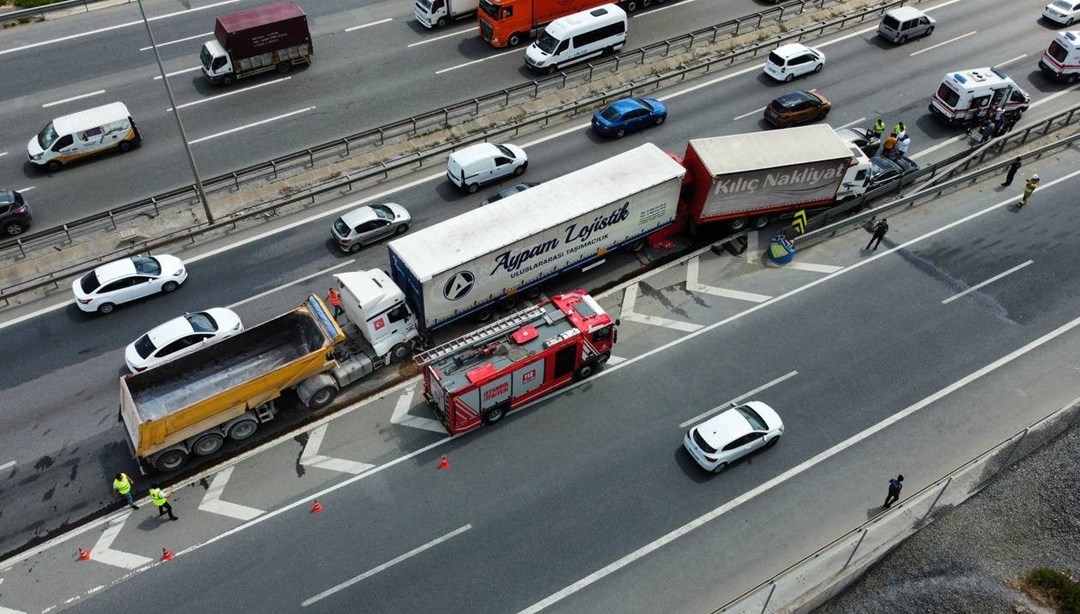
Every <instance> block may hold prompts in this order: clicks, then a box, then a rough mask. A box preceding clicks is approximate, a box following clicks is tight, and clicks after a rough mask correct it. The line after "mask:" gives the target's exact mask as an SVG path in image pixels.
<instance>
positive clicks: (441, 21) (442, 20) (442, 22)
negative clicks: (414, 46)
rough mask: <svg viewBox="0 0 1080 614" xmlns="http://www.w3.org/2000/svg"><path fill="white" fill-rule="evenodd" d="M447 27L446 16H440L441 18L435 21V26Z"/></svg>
mask: <svg viewBox="0 0 1080 614" xmlns="http://www.w3.org/2000/svg"><path fill="white" fill-rule="evenodd" d="M445 27H446V18H445V17H440V18H439V20H438V21H436V22H435V28H436V29H439V28H445Z"/></svg>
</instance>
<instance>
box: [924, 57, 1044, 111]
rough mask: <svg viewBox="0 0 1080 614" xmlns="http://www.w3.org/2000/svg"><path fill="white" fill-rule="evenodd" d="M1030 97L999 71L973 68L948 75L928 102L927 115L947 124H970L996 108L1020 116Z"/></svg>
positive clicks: (996, 69) (1028, 103)
mask: <svg viewBox="0 0 1080 614" xmlns="http://www.w3.org/2000/svg"><path fill="white" fill-rule="evenodd" d="M1030 104H1031V96H1028V94H1027V92H1025V91H1024V90H1022V89H1020V86H1019V85H1017V84H1016V83H1015V82H1014V81H1013V80H1012V79H1010V78H1009V76H1008V75H1006V74H1005V73H1004V72H1002V71H1001V70H1000V69H998V68H973V69H971V70H960V71H956V72H951V73H947V74H946V75H945V77H944V78H942V80H941V84H940V85H938V89H937V92H936V93H935V94H934V98H933V99H932V100H931V101H930V107H929V108H930V112H931V113H933V114H934V115H936V116H938V117H940V118H941V119H942V120H944V121H945V122H946V123H948V124H969V123H972V122H978V121H982V120H984V119H986V118H988V117H990V116H991V115H992V114H993V113H994V112H995V111H996V110H997V109H1003V110H1004V111H1005V112H1006V113H1009V112H1017V113H1023V112H1024V111H1026V110H1027V108H1028V106H1029V105H1030Z"/></svg>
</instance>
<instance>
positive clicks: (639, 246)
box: [630, 239, 645, 254]
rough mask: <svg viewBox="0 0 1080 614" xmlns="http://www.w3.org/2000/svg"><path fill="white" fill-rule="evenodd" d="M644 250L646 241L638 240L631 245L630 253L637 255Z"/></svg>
mask: <svg viewBox="0 0 1080 614" xmlns="http://www.w3.org/2000/svg"><path fill="white" fill-rule="evenodd" d="M643 249H645V239H638V240H637V241H634V242H633V243H631V244H630V251H631V252H633V253H635V254H636V253H638V252H640V251H641V250H643Z"/></svg>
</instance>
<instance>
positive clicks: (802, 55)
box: [762, 43, 825, 81]
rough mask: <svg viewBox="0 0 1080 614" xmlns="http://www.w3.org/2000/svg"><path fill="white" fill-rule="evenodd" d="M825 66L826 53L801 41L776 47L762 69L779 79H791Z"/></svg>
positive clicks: (818, 70)
mask: <svg viewBox="0 0 1080 614" xmlns="http://www.w3.org/2000/svg"><path fill="white" fill-rule="evenodd" d="M824 67H825V54H824V53H822V52H820V51H818V50H817V49H814V48H813V47H807V46H806V45H803V44H801V43H792V44H790V45H782V46H780V47H777V48H776V49H774V50H773V52H772V53H770V54H769V58H768V59H767V60H765V67H764V68H763V69H762V70H763V72H764V73H765V74H766V75H769V76H770V77H772V78H773V79H776V80H777V81H791V80H792V79H794V78H795V77H801V76H803V75H809V74H811V73H816V72H820V71H821V69H822V68H824Z"/></svg>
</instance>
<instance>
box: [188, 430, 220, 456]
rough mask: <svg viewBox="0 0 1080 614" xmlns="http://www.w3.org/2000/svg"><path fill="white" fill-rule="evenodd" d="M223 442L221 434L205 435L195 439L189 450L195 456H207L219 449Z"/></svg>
mask: <svg viewBox="0 0 1080 614" xmlns="http://www.w3.org/2000/svg"><path fill="white" fill-rule="evenodd" d="M224 444H225V439H224V438H223V437H222V436H221V435H207V436H206V437H203V438H202V439H200V440H198V441H196V442H195V445H194V446H192V447H191V451H192V452H194V453H195V455H196V456H207V455H209V454H213V453H214V452H217V451H218V450H220V449H221V446H222V445H224Z"/></svg>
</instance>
